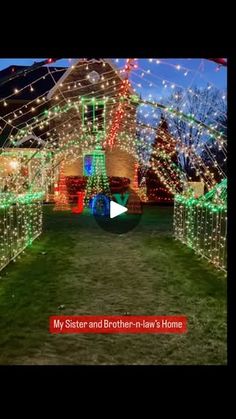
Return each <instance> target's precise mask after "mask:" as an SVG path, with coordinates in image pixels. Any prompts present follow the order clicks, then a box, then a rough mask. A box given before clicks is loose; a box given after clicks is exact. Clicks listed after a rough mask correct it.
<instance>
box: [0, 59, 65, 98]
mask: <svg viewBox="0 0 236 419" xmlns="http://www.w3.org/2000/svg"><path fill="white" fill-rule="evenodd" d="M28 68H29V66H21V65H11V66H9V67H7V68H5V69H4V70H1V71H0V83H1V80H4V79H6V80H7V78H10V77H11V76H13V75H14V74H17V72H21V71H22V70H23V72H22V73H21V74H20V75H19V77H15V78H13V79H12V80H9V81H6V82H5V83H4V84H2V85H1V84H0V99H3V98H6V97H8V96H10V95H12V94H14V90H15V89H18V90H19V93H17V94H15V95H13V96H12V97H11V98H10V99H11V100H25V101H29V100H33V99H36V98H37V97H38V96H40V95H43V94H44V93H46V92H47V91H48V90H50V89H51V88H52V87H53V86H54V81H53V78H54V79H55V81H56V82H57V81H58V80H59V79H60V78H61V76H62V74H63V73H65V71H66V67H48V66H43V67H39V68H36V69H34V70H33V71H30V72H28V73H27V72H24V70H27V69H28ZM48 69H50V72H53V78H52V77H51V76H50V74H48ZM44 76H45V78H43V77H44ZM38 79H40V80H38ZM36 80H38V81H37V82H36ZM28 85H29V86H30V85H32V87H33V89H34V90H30V88H26V86H28ZM24 87H25V89H24ZM21 89H23V90H22V91H20V90H21Z"/></svg>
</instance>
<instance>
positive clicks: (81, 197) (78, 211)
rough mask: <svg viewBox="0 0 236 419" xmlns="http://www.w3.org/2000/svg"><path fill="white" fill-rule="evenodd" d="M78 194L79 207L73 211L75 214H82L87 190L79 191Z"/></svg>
mask: <svg viewBox="0 0 236 419" xmlns="http://www.w3.org/2000/svg"><path fill="white" fill-rule="evenodd" d="M77 195H78V203H77V207H74V208H72V212H73V213H74V214H81V213H82V212H83V210H84V197H85V192H82V191H80V192H77Z"/></svg>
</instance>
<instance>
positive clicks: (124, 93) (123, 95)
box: [107, 58, 137, 148]
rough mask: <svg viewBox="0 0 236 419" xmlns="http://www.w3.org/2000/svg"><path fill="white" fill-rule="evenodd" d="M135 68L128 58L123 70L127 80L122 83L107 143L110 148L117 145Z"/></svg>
mask: <svg viewBox="0 0 236 419" xmlns="http://www.w3.org/2000/svg"><path fill="white" fill-rule="evenodd" d="M133 68H137V64H135V62H134V59H133V58H128V59H127V61H126V65H125V68H124V70H123V72H124V73H126V76H125V79H124V80H123V81H122V84H121V87H120V92H119V98H120V102H119V105H118V107H117V109H116V111H115V115H114V118H113V122H112V128H111V130H110V132H109V135H108V140H107V143H108V145H109V147H111V148H112V147H113V145H114V143H115V139H116V136H117V133H118V131H119V129H120V125H121V121H122V119H123V117H124V114H125V110H124V99H127V98H128V96H129V89H130V86H131V85H130V82H129V75H130V72H131V71H132V70H133Z"/></svg>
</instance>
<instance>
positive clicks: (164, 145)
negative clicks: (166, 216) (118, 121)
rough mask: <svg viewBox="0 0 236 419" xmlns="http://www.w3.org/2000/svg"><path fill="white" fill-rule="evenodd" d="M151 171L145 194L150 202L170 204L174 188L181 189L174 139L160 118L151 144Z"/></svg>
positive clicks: (148, 174)
mask: <svg viewBox="0 0 236 419" xmlns="http://www.w3.org/2000/svg"><path fill="white" fill-rule="evenodd" d="M152 147H153V151H152V154H151V157H150V163H151V167H152V168H151V169H150V170H148V172H147V194H148V198H149V200H150V201H152V200H153V201H157V202H167V203H168V202H171V201H172V200H173V193H174V191H175V190H176V188H181V179H180V176H179V168H178V160H177V153H176V142H175V139H174V138H173V137H172V136H171V135H170V134H169V130H168V124H167V122H166V120H165V119H164V118H163V117H162V118H161V122H160V124H159V126H158V129H157V134H156V138H155V140H154V142H153V146H152Z"/></svg>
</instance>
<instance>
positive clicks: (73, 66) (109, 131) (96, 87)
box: [0, 58, 227, 363]
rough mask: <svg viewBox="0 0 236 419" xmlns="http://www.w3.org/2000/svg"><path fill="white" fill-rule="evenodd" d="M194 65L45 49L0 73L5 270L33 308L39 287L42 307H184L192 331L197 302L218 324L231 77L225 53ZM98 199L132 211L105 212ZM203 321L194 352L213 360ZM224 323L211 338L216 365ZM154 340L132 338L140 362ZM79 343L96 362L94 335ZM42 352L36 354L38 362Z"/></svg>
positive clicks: (120, 310) (87, 310)
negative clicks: (71, 55) (53, 53)
mask: <svg viewBox="0 0 236 419" xmlns="http://www.w3.org/2000/svg"><path fill="white" fill-rule="evenodd" d="M0 61H1V60H0ZM190 61H191V60H190ZM202 61H204V63H205V68H206V69H207V71H206V73H204V71H203V70H202V69H201V67H199V62H200V64H201V62H202ZM199 62H198V63H195V62H194V60H193V62H188V60H178V59H176V60H173V59H170V60H168V59H125V60H123V59H105V58H104V59H86V58H85V59H75V60H73V61H70V62H69V65H68V63H67V65H63V66H60V65H59V64H60V63H57V62H56V61H55V62H54V63H51V62H50V63H49V62H47V61H45V60H42V61H41V60H39V61H38V63H36V64H34V66H29V67H27V66H24V68H21V67H20V66H17V65H12V66H10V67H9V69H8V68H6V69H3V70H2V71H0V102H1V103H2V107H1V109H0V238H1V244H0V275H2V277H3V278H6V279H7V277H8V275H9V276H10V282H9V284H10V285H9V286H13V287H14V288H15V289H16V291H14V292H13V294H12V295H14V297H12V298H15V295H16V296H17V297H16V298H18V297H19V295H20V294H19V295H18V294H17V292H18V291H17V290H19V293H21V292H22V295H23V299H24V298H25V301H26V304H28V307H29V310H31V309H30V307H31V303H30V302H29V294H28V292H32V295H33V294H34V293H35V294H34V295H37V293H39V302H38V303H37V304H36V306H37V307H40V301H46V303H45V313H47V314H49V313H51V314H57V310H58V313H60V311H61V310H65V311H66V313H65V314H67V313H68V315H69V314H78V315H80V314H81V315H82V314H91V315H92V314H96V313H98V312H99V313H105V312H106V313H111V315H114V314H119V315H121V314H124V315H127V314H131V315H132V314H140V315H141V314H142V313H144V314H150V315H151V314H156V313H161V312H163V313H164V312H165V313H170V314H173V313H174V314H176V315H177V314H178V313H180V312H181V313H183V314H186V315H189V318H190V328H191V327H193V329H192V333H193V335H194V339H196V342H197V331H196V330H197V322H198V320H195V319H196V318H195V315H196V313H195V311H194V310H193V308H192V305H191V302H190V300H192V301H193V304H194V305H195V307H197V304H199V310H202V312H203V313H204V314H205V315H206V316H208V318H209V319H210V320H209V322H211V321H213V320H212V319H213V317H214V316H217V314H218V315H219V317H218V319H219V322H221V324H222V323H223V324H225V303H226V302H225V273H226V270H227V247H226V237H227V164H226V163H227V108H226V98H227V92H226V86H227V83H226V73H225V63H223V61H222V62H217V63H216V62H214V61H210V60H199ZM0 64H1V63H0ZM48 64H50V65H49V66H48ZM57 64H58V65H57ZM199 68H200V70H199ZM202 68H203V67H202ZM216 68H217V75H216V74H215V73H216V71H215V69H216ZM211 72H212V73H211ZM1 73H2V74H1ZM207 77H208V78H210V79H207ZM217 77H219V80H217ZM192 80H195V81H196V84H195V85H194V83H192ZM222 85H223V86H225V87H224V88H223V89H222ZM1 90H2V92H1ZM101 196H105V197H106V204H105V206H106V205H108V204H107V202H109V203H110V202H113V203H114V204H113V205H115V208H116V210H117V208H118V207H117V205H118V206H119V205H121V206H123V208H124V207H127V208H126V212H125V211H124V210H123V212H124V214H123V213H121V215H120V216H118V215H115V216H114V217H111V216H109V211H108V212H107V210H104V211H103V206H102V205H103V202H102V198H100V197H101ZM94 202H98V206H100V207H101V208H102V209H101V208H100V207H99V208H100V209H99V211H100V212H99V211H98V210H97V209H96V211H97V212H94V208H95V205H94ZM110 215H111V214H110ZM97 216H99V220H98V219H97V218H98V217H97ZM109 218H110V221H112V223H113V224H112V226H113V227H112V230H111V231H109V228H108V229H107V224H109ZM111 218H114V219H113V220H111ZM107 219H108V220H107ZM119 220H123V221H122V222H121V224H122V223H123V224H122V228H121V229H119V227H118V228H117V229H116V228H115V227H114V226H116V223H117V224H119ZM113 221H114V222H113ZM105 225H106V226H105ZM123 225H125V228H124V230H123ZM126 225H128V228H127V230H126ZM104 226H105V227H104ZM130 226H132V228H131V227H130ZM114 233H115V234H114ZM30 272H31V273H30ZM34 275H35V277H34ZM28 276H29V277H31V279H30V284H29V281H28V279H26V281H25V284H24V283H23V282H24V281H23V278H27V277H28ZM43 278H44V279H43ZM34 281H35V282H34ZM6 282H7V281H6ZM40 282H42V287H41V285H40ZM4 283H5V281H4ZM11 284H12V285H11ZM214 284H216V285H214ZM6 286H7V285H6ZM0 287H1V283H0ZM24 287H28V289H29V291H27V292H26V293H25V295H24V292H23V289H24ZM214 287H216V288H214ZM217 287H218V288H217ZM43 288H45V291H43ZM50 290H52V294H53V295H51V294H50V293H51V291H50ZM217 290H218V291H217ZM7 292H8V291H6V295H7ZM47 292H48V293H49V294H47ZM209 293H212V306H211V304H210V305H208V302H209V301H208V299H209V295H210V294H209ZM47 295H48V297H47ZM201 295H202V300H201ZM177 301H179V302H177ZM219 301H220V304H221V307H224V309H223V310H222V312H221V313H220V314H219V313H218V311H217V310H218V308H217V307H218V302H219ZM0 303H1V293H0ZM3 303H4V304H5V302H4V301H3ZM17 304H18V302H17ZM0 306H1V304H0ZM158 307H159V309H158ZM67 310H68V311H67ZM0 312H1V309H0ZM30 312H31V311H30ZM62 314H64V313H62ZM11 315H13V312H11ZM199 315H200V314H199ZM40 318H41V317H40ZM191 322H193V325H192V326H191ZM200 323H201V326H200V329H201V331H200V335H201V339H203V346H202V348H201V349H199V351H198V353H196V352H195V353H194V356H195V359H197V360H198V361H199V362H200V363H201V361H202V362H203V363H204V362H211V361H214V359H213V358H214V356H213V355H211V354H209V353H208V351H207V348H208V345H209V336H208V335H207V336H204V322H202V320H200ZM194 327H196V328H195V329H194ZM215 327H217V324H216V325H215ZM39 328H40V327H39ZM224 330H225V329H224V328H223V330H222V335H221V336H220V338H218V337H216V342H217V344H219V348H220V349H219V353H218V354H217V355H216V359H217V362H219V363H221V362H224V359H225V344H224V339H225V331H224ZM217 336H218V335H217ZM45 342H48V341H47V337H46V338H45ZM127 342H128V341H127ZM47 344H48V343H46V345H47ZM51 345H52V346H51ZM54 345H55V344H54V343H53V344H51V343H50V344H49V348H50V349H49V352H50V351H52V353H53V354H54V355H53V356H55V358H54V359H55V360H56V361H58V359H59V358H60V356H59V355H55V351H56V346H54ZM76 345H77V344H76ZM148 346H149V345H147V347H146V346H145V345H144V347H145V348H146V349H147V354H148V355H147V357H146V356H145V355H143V354H142V351H141V350H140V347H139V348H137V353H138V357H139V358H140V360H141V361H140V362H141V363H142V362H145V361H146V360H147V358H148V357H150V359H151V360H152V362H153V363H155V362H154V359H157V358H158V356H159V355H158V354H157V352H156V350H153V352H152V351H151V352H150V353H149V349H148ZM157 346H158V345H157ZM180 346H181V345H180ZM66 347H67V344H66ZM76 347H77V346H76ZM158 347H159V346H158ZM187 347H188V344H187ZM187 347H186V348H187ZM174 348H175V344H173V351H174ZM186 348H184V347H183V348H182V349H183V352H184V353H187V352H188V349H186ZM77 349H78V358H77V355H75V354H74V355H71V360H73V361H75V362H77V361H79V362H80V361H81V360H82V361H84V360H85V361H89V362H90V361H91V359H92V358H91V359H90V360H89V356H92V355H91V347H90V346H89V350H88V353H89V354H90V355H88V357H87V356H86V355H84V353H83V349H84V346H83V343H82V346H81V348H80V347H78V348H77ZM159 349H160V347H159ZM42 351H43V352H42V353H43V354H44V355H43V359H42V362H43V363H47V360H49V358H50V356H49V355H47V354H46V352H47V351H46V350H44V349H42ZM45 351H46V352H45ZM185 351H187V352H185ZM36 352H37V351H35V350H33V353H34V355H33V358H32V359H31V361H30V362H32V363H34V362H36V363H37V362H40V361H39V359H40V356H39V355H37V354H36ZM75 352H76V351H75ZM111 352H112V354H110V353H109V349H108V347H107V346H106V345H105V355H104V359H106V360H109V361H111V360H112V357H113V359H115V363H116V361H117V355H116V354H115V353H114V351H113V350H112V351H111ZM121 352H122V356H121V360H124V361H126V360H128V356H126V355H125V354H124V351H123V350H121ZM173 353H174V352H170V354H173ZM14 357H15V359H17V354H14V355H13V358H14ZM95 358H96V357H95ZM95 358H94V359H95ZM164 358H165V357H164V353H163V354H162V353H161V352H160V362H161V363H165V360H164ZM180 358H181V355H180V354H178V355H177V356H176V359H175V356H174V355H170V357H169V358H168V362H169V361H170V362H171V360H172V361H173V362H174V363H177V362H178V359H180ZM0 359H1V357H0ZM19 359H20V361H22V362H23V363H24V362H26V363H27V360H26V359H24V356H23V355H22V354H20V355H19ZM52 359H53V358H52ZM102 359H103V357H102V355H101V354H100V355H99V356H98V358H96V359H95V363H99V362H101V361H102ZM61 360H65V353H64V352H63V350H62V355H61ZM131 361H132V362H135V360H134V359H133V360H131ZM9 362H11V359H10V357H9ZM69 362H70V361H69ZM168 362H167V363H168ZM180 362H182V361H180Z"/></svg>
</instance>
